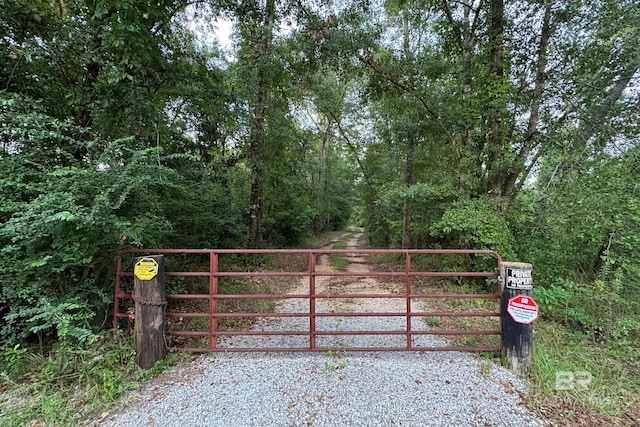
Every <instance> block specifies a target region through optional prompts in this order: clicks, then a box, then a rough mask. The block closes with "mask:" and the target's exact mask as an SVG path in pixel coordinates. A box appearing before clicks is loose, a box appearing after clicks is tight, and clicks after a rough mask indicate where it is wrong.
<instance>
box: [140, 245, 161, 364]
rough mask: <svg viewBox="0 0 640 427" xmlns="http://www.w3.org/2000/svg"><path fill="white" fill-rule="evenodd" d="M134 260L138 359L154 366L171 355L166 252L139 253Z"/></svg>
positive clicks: (142, 362) (141, 362)
mask: <svg viewBox="0 0 640 427" xmlns="http://www.w3.org/2000/svg"><path fill="white" fill-rule="evenodd" d="M133 261H134V267H133V275H134V286H133V300H134V301H135V303H136V311H135V323H134V331H135V335H136V354H137V356H136V363H137V364H138V366H140V367H141V368H142V369H150V368H152V367H153V365H154V364H155V363H156V362H157V361H158V360H163V359H164V358H165V357H166V356H167V343H166V340H165V327H166V318H165V312H166V307H167V298H166V293H165V285H164V256H163V255H153V256H145V257H137V258H134V259H133Z"/></svg>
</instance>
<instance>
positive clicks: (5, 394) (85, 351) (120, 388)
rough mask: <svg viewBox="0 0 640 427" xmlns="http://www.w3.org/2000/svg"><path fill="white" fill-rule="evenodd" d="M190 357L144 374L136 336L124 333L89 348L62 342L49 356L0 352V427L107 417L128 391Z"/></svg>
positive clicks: (176, 356) (161, 364)
mask: <svg viewBox="0 0 640 427" xmlns="http://www.w3.org/2000/svg"><path fill="white" fill-rule="evenodd" d="M187 358H190V356H189V355H186V354H180V353H170V354H169V356H168V358H167V359H166V360H164V361H162V362H158V363H157V364H156V366H154V368H152V369H150V370H146V371H145V370H142V369H140V368H138V367H137V366H136V365H135V350H134V345H133V339H132V337H127V336H123V335H122V333H121V332H120V331H108V332H105V333H103V334H102V335H100V336H99V337H98V339H96V340H95V341H93V342H91V343H85V344H84V345H80V344H77V343H74V344H72V343H65V342H58V343H56V344H55V345H54V346H53V347H52V348H51V349H50V351H49V352H48V353H40V352H38V351H32V350H31V349H26V348H20V347H14V348H13V349H10V350H5V351H4V352H3V353H2V354H0V362H2V363H0V366H1V367H0V408H2V411H1V413H2V417H0V426H1V427H15V426H22V425H29V426H76V425H81V424H82V423H83V422H86V421H87V420H88V419H91V418H95V417H97V418H99V417H100V415H101V414H102V415H104V416H106V415H107V414H108V413H109V411H110V410H111V409H112V408H114V407H116V406H117V404H118V399H119V398H120V397H121V396H122V395H123V394H124V393H126V392H127V391H129V390H132V389H134V388H136V387H137V386H138V384H139V383H140V382H141V381H144V380H147V379H149V378H152V377H154V376H156V375H158V374H160V373H163V372H165V371H167V370H168V369H169V367H171V366H172V365H174V364H176V363H179V362H181V361H184V360H186V359H187Z"/></svg>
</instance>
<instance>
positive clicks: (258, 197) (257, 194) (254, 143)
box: [248, 0, 275, 249]
mask: <svg viewBox="0 0 640 427" xmlns="http://www.w3.org/2000/svg"><path fill="white" fill-rule="evenodd" d="M274 20H275V0H267V3H266V5H265V9H264V22H263V28H261V29H260V30H259V31H258V40H256V41H255V43H254V44H253V49H254V60H255V64H254V65H255V67H256V77H257V79H256V80H257V82H256V83H257V87H256V93H255V105H254V107H253V119H252V125H251V137H250V141H249V152H250V156H251V200H250V204H249V242H248V246H249V248H251V249H255V248H259V247H260V244H261V231H260V225H261V222H262V192H263V180H264V169H263V166H262V165H263V163H264V145H265V110H266V107H267V100H268V96H269V89H270V83H271V82H270V76H269V67H268V63H269V57H270V55H271V51H272V42H273V24H274Z"/></svg>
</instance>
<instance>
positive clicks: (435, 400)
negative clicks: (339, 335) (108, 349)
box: [98, 236, 544, 427]
mask: <svg viewBox="0 0 640 427" xmlns="http://www.w3.org/2000/svg"><path fill="white" fill-rule="evenodd" d="M357 237H358V236H355V237H354V238H353V239H352V241H350V242H349V246H350V247H354V246H355V245H357ZM325 261H326V260H325ZM322 264H325V265H326V262H321V263H320V265H322ZM353 265H354V267H353V268H357V269H361V268H363V264H362V263H361V262H354V263H353ZM360 271H361V270H360ZM328 279H329V278H328ZM318 285H319V286H320V287H321V286H331V283H330V282H329V281H327V282H325V283H324V284H323V283H319V284H318ZM301 286H305V284H304V283H301ZM352 286H354V289H355V288H358V287H363V286H367V287H368V286H371V283H363V282H362V281H354V283H353V285H352ZM389 286H393V284H391V285H389ZM298 291H300V290H293V291H292V292H294V293H295V292H298ZM399 302H400V301H398V300H391V299H390V300H384V299H376V300H371V301H369V302H367V301H355V302H354V303H352V304H351V305H352V307H351V310H354V311H365V310H371V309H373V308H375V310H376V311H387V310H388V311H397V307H394V306H393V305H394V304H395V303H399ZM304 304H306V302H304V301H297V300H286V301H283V302H281V303H279V304H278V306H277V308H276V311H281V312H290V311H298V310H299V311H304V310H307V308H306V307H305V306H304ZM371 304H374V305H375V306H374V307H372V306H371ZM331 309H333V307H331V306H329V305H327V306H324V307H322V306H321V307H320V308H319V310H331ZM303 320H304V319H301V318H297V319H296V318H292V319H291V318H272V319H265V320H263V321H259V322H257V324H256V325H255V327H254V329H256V330H260V329H267V328H269V329H270V330H274V329H282V330H293V329H295V328H296V327H297V326H296V322H298V324H299V325H298V326H299V327H306V325H302V324H300V322H301V321H303ZM318 320H323V321H325V322H327V323H326V324H325V325H324V326H323V325H320V324H319V328H320V329H322V328H327V329H337V328H340V329H341V330H357V329H361V330H385V329H387V330H393V329H396V330H397V328H398V322H399V321H401V319H396V318H394V317H374V318H370V317H345V318H343V319H335V318H323V319H318ZM289 322H291V323H289ZM423 327H425V328H426V325H424V326H423ZM325 338H328V337H325ZM287 339H289V340H300V339H304V338H303V337H286V336H280V337H275V338H270V339H262V338H261V337H233V338H228V339H226V341H225V342H224V345H225V346H235V345H237V346H241V347H245V346H247V345H250V346H257V345H263V346H269V347H270V346H274V345H277V344H282V343H276V342H274V340H287ZM334 339H335V338H334ZM354 339H358V340H363V341H362V342H351V341H350V342H349V345H352V346H371V345H382V346H393V345H397V343H394V342H392V341H391V342H390V341H389V340H394V339H404V337H393V336H389V337H385V336H368V337H362V338H361V337H357V338H356V337H349V340H354ZM419 339H420V340H424V342H420V343H419V345H425V346H437V345H442V341H441V340H442V338H438V337H433V336H420V337H419ZM380 340H387V341H382V342H380ZM287 344H288V346H289V347H297V346H300V343H299V342H293V343H291V342H287ZM320 344H322V346H324V345H326V344H327V343H326V342H325V343H319V344H318V345H320ZM334 344H338V343H336V342H333V343H331V345H334ZM303 345H304V344H303ZM399 345H402V343H400V344H399ZM525 392H526V387H525V384H524V383H523V382H522V381H521V380H520V379H519V378H518V377H516V376H515V375H513V374H511V373H510V372H509V371H507V370H506V369H504V368H502V367H501V366H498V365H496V364H494V363H492V362H491V361H490V360H486V359H483V358H481V357H480V356H477V355H474V354H467V353H458V352H440V353H431V352H425V353H417V352H416V353H399V352H398V353H381V352H370V353H345V352H341V351H336V352H334V353H331V354H322V353H276V354H272V353H268V354H267V353H218V354H215V355H206V356H202V357H200V358H198V359H197V360H195V361H194V362H192V363H191V364H189V365H188V366H185V367H180V368H176V369H174V370H173V371H172V372H171V373H170V374H168V375H167V376H166V377H165V378H163V379H161V380H160V381H155V382H153V383H152V384H150V385H148V386H146V387H145V388H144V389H142V390H140V391H138V392H136V393H134V394H131V395H129V396H127V398H126V402H125V408H124V409H123V411H122V412H121V413H118V414H114V415H111V416H109V417H107V418H106V419H105V420H103V421H102V422H99V423H98V425H100V426H108V427H117V426H118V427H119V426H123V427H124V426H127V427H135V426H172V427H173V426H176V427H178V426H184V427H195V426H203V427H204V426H225V427H228V426H239V427H245V426H247V427H248V426H256V427H258V426H260V427H266V426H303V427H311V426H315V427H319V426H434V427H435V426H480V427H485V426H493V427H498V426H504V427H512V426H542V425H544V424H543V422H542V421H541V420H539V419H537V418H536V417H535V415H534V414H532V413H531V412H529V411H528V410H527V408H526V407H524V406H523V405H522V398H523V396H524V393H525Z"/></svg>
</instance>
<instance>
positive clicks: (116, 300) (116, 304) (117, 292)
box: [113, 255, 122, 329]
mask: <svg viewBox="0 0 640 427" xmlns="http://www.w3.org/2000/svg"><path fill="white" fill-rule="evenodd" d="M121 268H122V255H118V258H117V259H116V283H115V289H114V293H113V328H114V329H117V328H118V326H119V323H120V322H118V313H120V297H121V296H122V289H120V269H121Z"/></svg>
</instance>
